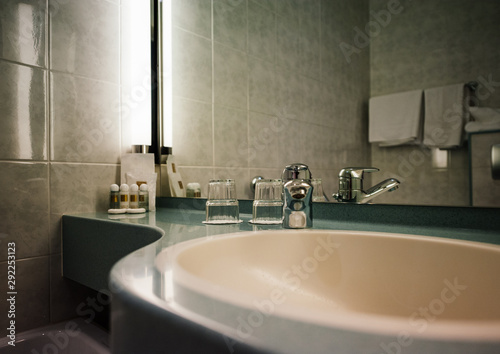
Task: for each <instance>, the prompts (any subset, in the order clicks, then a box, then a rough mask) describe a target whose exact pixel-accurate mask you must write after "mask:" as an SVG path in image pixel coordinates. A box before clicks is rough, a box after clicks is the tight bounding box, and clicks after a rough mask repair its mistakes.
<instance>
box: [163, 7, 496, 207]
mask: <svg viewBox="0 0 500 354" xmlns="http://www.w3.org/2000/svg"><path fill="white" fill-rule="evenodd" d="M499 15H500V3H499V2H497V1H488V0H482V1H475V2H472V1H468V0H460V1H439V2H437V1H432V0H422V1H418V2H415V1H409V0H399V1H398V0H370V1H333V0H308V1H293V0H289V1H257V0H255V1H254V0H231V1H223V0H214V1H212V2H210V1H205V0H199V1H189V2H187V1H183V0H173V1H172V28H171V33H172V68H173V74H172V117H173V146H172V148H173V155H174V157H175V161H176V164H177V167H178V170H179V172H180V175H181V176H182V180H183V183H184V185H187V184H188V183H194V182H196V183H199V184H200V185H201V195H202V197H206V191H207V190H206V188H207V187H206V186H207V185H208V180H209V179H212V178H232V179H235V180H236V186H237V195H238V198H240V199H252V198H253V193H252V191H251V187H250V181H251V180H252V178H253V177H254V176H262V177H264V178H280V177H281V172H282V171H283V168H284V167H285V166H286V165H287V164H290V163H293V162H302V163H305V164H307V165H308V166H309V168H310V170H311V173H312V176H313V177H315V178H321V179H322V185H323V190H324V192H325V194H326V196H327V197H328V198H329V200H330V201H332V200H333V198H331V196H332V194H334V193H337V192H338V188H339V185H338V183H339V178H338V175H339V172H340V170H341V169H342V168H345V167H352V166H366V167H368V166H373V167H376V168H379V169H380V171H379V172H376V173H373V174H370V175H369V176H367V177H366V178H365V180H366V181H365V184H366V186H371V185H375V184H377V183H379V182H381V181H383V180H385V179H387V178H397V179H398V180H399V181H400V182H401V185H400V188H399V189H398V190H397V191H395V192H393V193H385V194H384V195H381V196H380V197H377V198H376V199H374V200H373V202H375V203H390V204H413V205H450V206H469V205H475V206H476V205H477V206H498V205H499V204H498V203H499V202H498V201H497V200H499V197H500V186H499V184H500V183H499V181H498V180H494V179H493V177H492V173H491V159H490V156H491V152H490V149H491V145H494V144H498V143H500V133H499V132H496V133H489V132H488V133H486V132H484V131H480V132H477V133H475V134H473V135H471V137H470V139H468V141H464V142H461V143H460V144H459V145H458V146H455V147H454V148H453V149H447V150H439V149H438V148H429V147H428V146H425V145H422V144H416V145H407V144H403V145H396V146H391V147H382V146H379V145H380V144H378V143H370V142H369V126H370V118H371V117H370V116H369V100H370V98H374V97H380V96H385V95H391V94H395V93H403V92H409V91H413V90H422V91H424V90H428V89H433V88H439V87H446V86H449V85H454V84H463V85H465V84H466V83H469V82H477V84H478V85H477V87H476V91H475V98H474V102H473V105H475V106H479V107H481V108H483V107H484V108H486V107H488V108H495V107H500V67H499V66H498V58H500V45H499V44H500V43H499V41H500V37H499V36H498V16H499ZM387 110H388V111H389V112H390V111H391V107H388V108H387ZM490 130H491V129H490ZM493 130H494V129H493ZM496 130H498V128H497V129H496ZM464 132H465V131H464ZM464 135H465V133H464ZM470 148H473V150H472V151H471V152H469V150H470ZM469 154H471V156H472V159H470V158H469ZM471 165H472V169H471ZM471 176H472V178H471ZM472 186H473V187H474V188H472ZM471 190H472V192H471Z"/></svg>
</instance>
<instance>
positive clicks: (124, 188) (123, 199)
mask: <svg viewBox="0 0 500 354" xmlns="http://www.w3.org/2000/svg"><path fill="white" fill-rule="evenodd" d="M120 208H121V209H128V208H130V201H129V187H128V184H122V185H121V186H120Z"/></svg>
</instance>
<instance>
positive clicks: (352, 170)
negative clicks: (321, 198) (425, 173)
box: [333, 167, 400, 204]
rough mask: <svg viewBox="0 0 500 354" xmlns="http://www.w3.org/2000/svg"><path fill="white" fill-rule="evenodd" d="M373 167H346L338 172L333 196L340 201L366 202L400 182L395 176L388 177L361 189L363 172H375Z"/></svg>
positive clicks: (391, 189) (392, 188) (389, 190)
mask: <svg viewBox="0 0 500 354" xmlns="http://www.w3.org/2000/svg"><path fill="white" fill-rule="evenodd" d="M377 171H379V169H378V168H375V167H346V168H343V169H342V170H340V173H339V192H338V193H336V194H333V198H335V199H336V200H337V201H339V202H341V203H360V204H362V203H367V202H368V201H370V200H371V199H373V198H375V197H377V196H379V195H381V194H383V193H385V192H392V191H394V190H396V189H398V187H399V184H400V182H399V181H398V180H397V179H395V178H388V179H386V180H385V181H382V182H380V183H378V184H376V185H375V186H373V187H371V188H369V189H368V190H366V191H364V190H363V174H364V173H365V172H377Z"/></svg>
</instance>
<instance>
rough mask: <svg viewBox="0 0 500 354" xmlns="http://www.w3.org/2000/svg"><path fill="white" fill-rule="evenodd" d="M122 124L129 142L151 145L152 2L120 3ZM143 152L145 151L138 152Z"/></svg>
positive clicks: (131, 1)
mask: <svg viewBox="0 0 500 354" xmlns="http://www.w3.org/2000/svg"><path fill="white" fill-rule="evenodd" d="M121 27H122V28H121V31H122V38H123V40H122V58H121V66H122V83H121V84H122V103H121V107H122V121H124V122H126V123H128V124H127V125H129V129H130V135H131V136H130V142H131V144H132V145H139V146H142V147H145V146H149V145H151V121H152V118H151V116H152V111H151V3H150V1H137V0H123V1H122V26H121ZM141 150H145V149H141Z"/></svg>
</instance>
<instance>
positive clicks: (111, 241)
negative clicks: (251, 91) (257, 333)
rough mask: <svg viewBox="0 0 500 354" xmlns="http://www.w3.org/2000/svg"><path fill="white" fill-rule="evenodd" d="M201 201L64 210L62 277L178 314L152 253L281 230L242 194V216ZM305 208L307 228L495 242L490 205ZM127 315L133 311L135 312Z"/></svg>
mask: <svg viewBox="0 0 500 354" xmlns="http://www.w3.org/2000/svg"><path fill="white" fill-rule="evenodd" d="M204 203H205V200H195V199H182V198H176V199H170V198H169V199H158V200H157V210H156V211H155V212H150V213H146V214H142V215H141V214H139V215H127V214H125V215H121V216H117V215H108V214H107V213H104V212H96V213H87V214H77V215H76V214H75V215H64V216H63V273H64V276H65V277H67V278H70V279H72V280H74V281H77V282H79V283H81V284H84V285H86V286H89V287H91V288H93V289H95V290H98V291H103V292H109V290H108V289H110V287H111V289H110V290H111V291H113V292H118V293H119V294H120V293H121V295H126V296H125V297H128V298H131V299H132V300H131V301H132V303H135V302H140V303H142V304H144V308H146V307H148V306H150V307H152V308H153V310H152V311H153V312H150V313H149V317H147V319H146V320H145V321H150V317H151V313H156V312H157V311H164V312H165V314H169V313H170V314H172V315H173V316H174V315H175V316H177V318H180V317H182V316H180V315H179V314H178V313H177V314H176V311H175V310H174V309H173V308H170V306H171V304H167V303H165V301H164V300H163V291H164V289H165V279H164V277H165V275H164V274H159V272H158V270H157V269H156V267H155V258H156V255H158V253H160V252H161V251H162V250H164V249H165V248H167V247H169V246H172V245H174V244H176V243H179V242H183V241H187V240H191V239H195V238H201V237H213V236H216V235H220V234H228V233H235V232H243V231H258V230H270V229H271V230H272V229H281V225H272V226H264V225H262V226H258V225H252V224H249V223H248V221H249V220H250V219H251V214H250V212H251V202H250V201H240V218H241V219H242V220H243V222H242V223H240V224H232V225H205V224H203V223H202V221H204V219H205V213H204ZM313 212H314V221H313V228H314V229H332V230H359V231H375V232H392V233H402V234H414V235H422V236H424V237H425V236H437V237H444V238H452V239H461V240H469V241H478V242H486V243H493V244H500V213H499V211H498V210H497V209H479V208H474V209H472V208H455V207H448V208H447V207H414V206H394V205H350V204H349V205H347V204H334V203H332V204H323V203H318V204H314V207H313ZM110 279H111V282H109V280H110ZM123 290H125V291H123ZM121 295H120V296H121ZM118 297H119V296H118ZM118 297H117V298H118ZM127 306H133V305H130V304H129V305H127ZM127 306H125V308H127ZM141 306H143V305H141ZM139 307H140V306H139ZM154 309H156V310H154ZM134 316H136V317H137V316H139V317H140V312H139V313H135V314H134ZM179 316H180V317H179ZM123 328H125V327H123ZM118 352H120V351H119V350H118ZM250 352H251V350H250Z"/></svg>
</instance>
